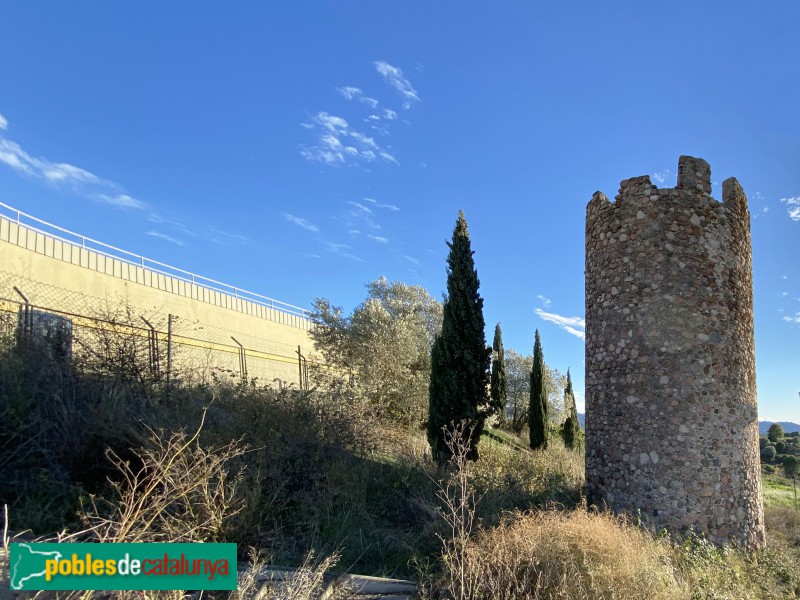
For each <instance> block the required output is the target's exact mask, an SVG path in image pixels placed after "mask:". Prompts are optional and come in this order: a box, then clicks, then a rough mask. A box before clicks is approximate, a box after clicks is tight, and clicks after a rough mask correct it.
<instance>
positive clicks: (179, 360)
mask: <svg viewBox="0 0 800 600" xmlns="http://www.w3.org/2000/svg"><path fill="white" fill-rule="evenodd" d="M0 336H2V338H3V342H5V343H17V344H19V343H24V344H27V345H29V346H32V347H34V349H35V350H36V351H37V352H41V353H46V354H48V355H49V356H50V357H54V358H58V359H60V360H64V361H65V362H71V363H72V364H76V365H81V366H82V367H83V368H86V369H89V370H102V371H108V370H111V371H114V372H125V373H129V374H131V375H132V376H135V377H137V378H145V379H148V380H152V381H162V382H165V383H167V384H169V383H170V382H171V381H177V380H180V381H182V382H184V383H191V384H194V383H212V382H214V381H219V380H227V381H234V382H243V383H247V384H255V385H265V386H270V387H275V388H283V387H288V386H292V387H295V388H300V389H308V387H309V368H311V367H314V366H315V367H320V368H322V369H326V367H325V366H324V365H319V364H316V365H311V364H310V357H308V356H305V355H304V354H303V351H302V349H301V347H300V346H292V345H290V344H285V343H281V342H276V341H273V340H269V339H264V338H262V337H259V336H257V335H254V334H252V333H245V332H242V331H234V330H230V329H226V328H225V327H221V326H218V325H211V324H209V323H202V322H199V321H193V320H189V319H186V318H182V317H180V316H177V315H173V314H169V313H165V312H163V311H158V310H151V311H146V310H141V309H138V308H133V307H131V306H128V305H126V304H125V303H124V301H123V300H122V299H111V298H98V297H94V296H91V295H89V294H86V293H81V292H75V291H70V290H66V289H63V288H60V287H57V286H53V285H49V284H45V283H42V282H38V281H36V280H33V279H29V278H26V277H22V276H20V275H16V274H12V273H9V272H6V271H2V270H0Z"/></svg>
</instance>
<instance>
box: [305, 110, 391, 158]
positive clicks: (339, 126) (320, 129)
mask: <svg viewBox="0 0 800 600" xmlns="http://www.w3.org/2000/svg"><path fill="white" fill-rule="evenodd" d="M311 121H312V123H310V124H303V126H304V127H305V125H311V127H306V129H310V130H314V131H315V132H316V134H317V142H316V144H315V145H313V146H309V147H301V150H300V155H301V156H303V158H305V159H306V160H310V161H314V162H321V163H324V164H327V165H330V166H342V165H345V164H347V163H353V162H368V163H370V162H374V161H376V160H378V159H382V160H383V161H384V162H391V163H397V159H396V158H395V157H394V156H393V155H392V154H391V153H389V152H388V151H387V150H386V149H385V148H383V147H381V146H380V144H378V143H377V142H376V141H375V139H374V138H372V137H369V136H368V135H365V134H364V133H362V132H360V131H358V130H356V129H353V128H352V127H351V126H350V124H349V123H348V122H347V120H346V119H344V118H342V117H338V116H335V115H331V114H328V113H327V112H324V111H322V112H319V113H317V114H316V115H315V116H314V117H312V119H311Z"/></svg>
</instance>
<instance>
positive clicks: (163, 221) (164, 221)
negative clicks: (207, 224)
mask: <svg viewBox="0 0 800 600" xmlns="http://www.w3.org/2000/svg"><path fill="white" fill-rule="evenodd" d="M147 220H148V221H150V222H151V223H155V224H157V225H165V226H168V227H172V228H173V229H176V230H178V231H180V232H181V233H183V234H185V235H191V236H193V237H196V236H197V232H195V231H192V230H191V229H189V228H188V227H187V226H186V225H184V224H183V223H181V222H180V221H177V220H175V219H170V218H169V217H165V216H163V215H160V214H158V213H154V212H151V213H150V214H148V215H147ZM212 231H213V228H212Z"/></svg>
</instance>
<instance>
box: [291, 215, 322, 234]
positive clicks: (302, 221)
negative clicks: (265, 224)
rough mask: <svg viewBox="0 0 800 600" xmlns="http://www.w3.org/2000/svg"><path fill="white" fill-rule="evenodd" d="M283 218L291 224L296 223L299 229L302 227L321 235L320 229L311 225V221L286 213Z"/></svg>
mask: <svg viewBox="0 0 800 600" xmlns="http://www.w3.org/2000/svg"><path fill="white" fill-rule="evenodd" d="M283 218H284V219H286V220H287V221H289V223H294V224H295V225H297V226H298V227H302V228H303V229H305V230H307V231H312V232H314V233H319V227H317V226H316V225H314V224H313V223H311V222H310V221H308V220H306V219H303V218H302V217H298V216H296V215H293V214H292V213H288V212H284V213H283Z"/></svg>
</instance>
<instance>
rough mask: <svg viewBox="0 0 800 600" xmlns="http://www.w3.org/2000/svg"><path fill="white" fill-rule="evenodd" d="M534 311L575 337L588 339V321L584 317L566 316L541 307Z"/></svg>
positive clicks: (541, 317)
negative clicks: (546, 310) (586, 330)
mask: <svg viewBox="0 0 800 600" xmlns="http://www.w3.org/2000/svg"><path fill="white" fill-rule="evenodd" d="M534 312H535V313H536V315H537V316H538V317H539V318H540V319H542V320H544V321H548V322H550V323H554V324H555V325H558V326H559V327H560V328H561V329H563V330H564V331H566V332H567V333H569V334H571V335H574V336H575V337H578V338H580V339H582V340H583V339H586V333H585V329H586V321H585V320H584V318H583V317H564V316H561V315H557V314H555V313H548V312H545V311H543V310H542V309H541V308H537V309H535V310H534Z"/></svg>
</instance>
